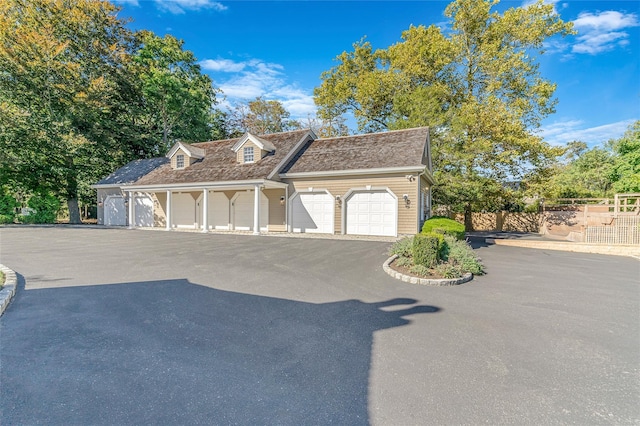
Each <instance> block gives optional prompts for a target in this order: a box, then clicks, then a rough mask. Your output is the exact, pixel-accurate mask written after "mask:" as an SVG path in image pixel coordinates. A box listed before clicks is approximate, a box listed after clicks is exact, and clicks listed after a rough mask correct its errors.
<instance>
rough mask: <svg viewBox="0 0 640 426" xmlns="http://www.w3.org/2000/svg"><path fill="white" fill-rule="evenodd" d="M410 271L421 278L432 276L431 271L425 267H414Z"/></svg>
mask: <svg viewBox="0 0 640 426" xmlns="http://www.w3.org/2000/svg"><path fill="white" fill-rule="evenodd" d="M409 270H410V271H411V273H413V274H416V275H419V276H421V277H428V276H429V275H431V269H429V268H427V267H426V266H424V265H412V266H411V267H410V268H409Z"/></svg>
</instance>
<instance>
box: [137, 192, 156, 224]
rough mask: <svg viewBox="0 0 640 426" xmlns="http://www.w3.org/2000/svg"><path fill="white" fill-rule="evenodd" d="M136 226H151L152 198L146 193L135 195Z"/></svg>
mask: <svg viewBox="0 0 640 426" xmlns="http://www.w3.org/2000/svg"><path fill="white" fill-rule="evenodd" d="M135 217H136V226H140V227H151V226H153V199H152V198H151V197H150V196H148V195H141V196H137V197H136V205H135Z"/></svg>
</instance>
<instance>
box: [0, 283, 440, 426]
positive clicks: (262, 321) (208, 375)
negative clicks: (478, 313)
mask: <svg viewBox="0 0 640 426" xmlns="http://www.w3.org/2000/svg"><path fill="white" fill-rule="evenodd" d="M19 279H20V281H21V287H22V288H21V289H20V291H19V293H18V296H17V299H16V300H14V302H13V303H12V305H11V306H10V307H9V309H8V311H7V312H6V313H5V315H4V316H3V317H2V320H1V322H0V327H1V330H2V335H1V339H2V340H1V342H0V343H1V345H0V359H1V360H2V370H1V371H0V382H1V383H2V386H1V390H0V401H2V408H1V410H0V411H1V412H0V416H1V417H2V419H3V423H4V422H6V424H34V423H40V422H42V423H47V424H62V423H64V424H150V423H156V424H200V423H203V424H291V425H294V424H295V425H300V424H322V425H325V424H349V425H354V424H368V423H369V416H368V386H369V368H370V362H371V353H372V344H373V337H374V333H375V332H376V331H378V330H384V329H389V328H393V327H400V326H403V325H406V324H409V323H410V321H409V320H408V319H406V318H404V317H405V316H406V315H410V314H417V313H434V312H438V311H439V308H437V307H434V306H409V305H412V304H415V303H416V300H414V299H392V300H386V301H381V302H379V303H364V302H361V301H358V300H345V301H339V302H333V303H320V304H314V303H306V302H299V301H294V300H285V299H279V298H273V297H264V296H257V295H250V294H243V293H234V292H230V291H222V290H217V289H213V288H208V287H203V286H200V285H195V284H192V283H190V282H188V281H187V280H163V281H154V282H137V283H127V284H115V285H102V286H84V287H73V288H56V289H38V290H27V291H25V290H24V278H23V277H20V278H19ZM403 307H404V308H405V309H402V308H403ZM383 308H384V309H383ZM394 308H395V310H388V309H394Z"/></svg>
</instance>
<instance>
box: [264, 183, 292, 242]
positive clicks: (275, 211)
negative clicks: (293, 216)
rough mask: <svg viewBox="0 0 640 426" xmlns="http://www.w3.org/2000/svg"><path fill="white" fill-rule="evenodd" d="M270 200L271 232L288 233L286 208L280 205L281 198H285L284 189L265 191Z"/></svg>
mask: <svg viewBox="0 0 640 426" xmlns="http://www.w3.org/2000/svg"><path fill="white" fill-rule="evenodd" d="M263 192H264V195H266V196H267V199H269V232H286V230H287V226H286V223H285V220H286V206H283V205H280V197H284V196H285V190H284V189H265V190H264V191H263Z"/></svg>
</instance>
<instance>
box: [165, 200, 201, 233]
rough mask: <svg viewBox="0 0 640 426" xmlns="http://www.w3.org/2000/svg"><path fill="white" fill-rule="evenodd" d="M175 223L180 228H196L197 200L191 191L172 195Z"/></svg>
mask: <svg viewBox="0 0 640 426" xmlns="http://www.w3.org/2000/svg"><path fill="white" fill-rule="evenodd" d="M171 209H172V221H173V225H175V226H176V227H178V228H196V227H197V221H196V200H194V199H193V197H192V196H191V194H189V193H173V194H172V195H171Z"/></svg>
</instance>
